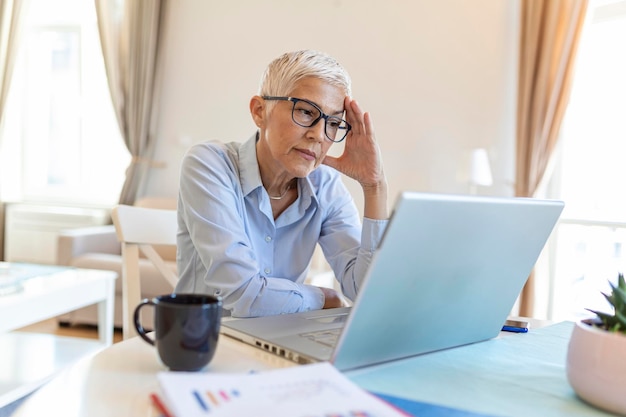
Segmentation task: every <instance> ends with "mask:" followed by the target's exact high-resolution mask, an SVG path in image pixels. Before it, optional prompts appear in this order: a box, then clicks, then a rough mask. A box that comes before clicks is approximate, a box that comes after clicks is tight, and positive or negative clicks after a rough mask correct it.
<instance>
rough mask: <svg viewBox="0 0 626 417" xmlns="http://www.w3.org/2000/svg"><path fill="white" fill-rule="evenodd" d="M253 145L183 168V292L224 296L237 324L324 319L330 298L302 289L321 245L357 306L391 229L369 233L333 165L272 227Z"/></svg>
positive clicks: (221, 148)
mask: <svg viewBox="0 0 626 417" xmlns="http://www.w3.org/2000/svg"><path fill="white" fill-rule="evenodd" d="M255 144H256V135H254V136H253V137H251V138H250V139H249V140H248V141H246V142H244V143H239V142H233V143H227V144H225V143H218V142H205V143H201V144H197V145H195V146H193V147H192V148H191V149H190V150H189V151H188V152H187V154H186V155H185V157H184V158H183V162H182V168H181V176H180V190H179V199H178V229H179V230H178V256H177V258H178V259H177V262H178V274H179V279H180V281H179V283H178V285H177V286H176V292H179V293H182V292H194V293H206V294H212V295H217V296H220V297H222V299H223V306H224V308H225V309H227V310H230V311H231V314H232V315H233V316H237V317H253V316H264V315H272V314H281V313H293V312H299V311H307V310H314V309H320V308H322V307H323V305H324V295H323V293H322V291H321V290H320V289H319V288H317V287H315V286H311V285H305V284H304V283H303V282H304V279H305V278H306V276H307V272H308V269H309V264H310V262H311V257H312V255H313V252H314V250H315V247H316V244H317V243H319V245H320V247H321V248H322V251H323V253H324V256H325V257H326V260H327V261H328V263H329V264H330V266H331V267H332V269H333V272H334V273H335V276H336V278H337V280H338V281H339V282H340V283H341V289H342V292H343V294H344V295H345V296H346V297H348V298H350V299H354V297H355V296H356V294H357V292H358V289H359V285H360V284H361V282H362V281H363V278H364V276H365V272H366V270H367V268H368V266H369V264H370V261H371V259H372V255H373V253H374V251H375V249H376V248H377V247H378V244H379V243H380V241H381V239H382V235H383V232H384V229H385V227H386V225H387V222H388V221H387V220H371V219H367V218H366V219H364V220H363V225H362V226H361V222H360V219H359V214H358V211H357V209H356V207H355V205H354V201H353V199H352V197H351V195H350V193H349V192H348V190H347V189H346V187H345V186H344V184H343V182H342V180H341V176H340V174H339V173H338V172H337V171H335V170H334V169H332V168H330V167H327V166H325V165H321V166H319V167H318V168H317V169H315V170H314V171H313V172H312V173H311V174H310V175H309V176H308V177H306V178H299V179H298V199H297V200H296V201H295V202H294V203H293V204H291V205H290V206H289V207H288V208H287V209H286V210H285V211H284V212H283V213H282V214H281V215H280V216H278V218H276V220H274V217H273V214H272V208H271V205H270V199H269V196H268V195H267V192H266V190H265V188H263V184H262V182H261V175H260V172H259V165H258V163H257V158H256V146H255Z"/></svg>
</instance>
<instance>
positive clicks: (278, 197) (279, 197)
mask: <svg viewBox="0 0 626 417" xmlns="http://www.w3.org/2000/svg"><path fill="white" fill-rule="evenodd" d="M292 188H293V181H292V182H291V183H290V184H289V186H288V187H287V189H286V190H285V192H284V193H282V194H281V195H279V196H273V195H270V194H269V193H267V196H268V197H269V198H270V200H282V199H283V197H285V196H286V195H287V193H288V192H289V190H291V189H292Z"/></svg>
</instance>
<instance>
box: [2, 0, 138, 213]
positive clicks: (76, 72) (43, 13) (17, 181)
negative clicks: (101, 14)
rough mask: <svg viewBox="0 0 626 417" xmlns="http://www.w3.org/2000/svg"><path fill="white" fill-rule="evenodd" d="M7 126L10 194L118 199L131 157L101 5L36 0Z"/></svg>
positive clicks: (73, 200) (6, 186)
mask: <svg viewBox="0 0 626 417" xmlns="http://www.w3.org/2000/svg"><path fill="white" fill-rule="evenodd" d="M26 24H27V30H26V31H25V33H24V37H23V46H22V48H21V50H20V55H19V58H18V62H17V63H16V68H15V70H14V76H13V80H12V85H11V91H10V95H9V98H8V101H7V114H6V119H5V127H4V131H3V140H2V150H1V153H0V155H1V156H0V158H1V161H0V162H1V164H2V166H1V168H0V169H1V171H0V180H1V181H2V182H1V184H0V191H1V192H2V197H3V199H4V200H19V201H38V202H57V203H70V204H95V205H99V204H107V205H110V204H113V203H115V202H116V201H117V199H118V197H119V193H120V190H121V187H122V184H123V181H124V174H125V168H126V166H127V165H128V163H129V161H130V155H129V153H128V151H127V150H126V148H125V146H124V143H123V140H122V138H121V135H120V132H119V127H118V124H117V121H116V119H115V115H114V112H113V108H112V104H111V99H110V95H109V90H108V85H107V81H106V74H105V69H104V62H103V58H102V52H101V48H100V41H99V37H98V28H97V20H96V14H95V6H94V3H93V2H87V1H83V0H54V1H50V0H31V3H30V7H29V8H28V10H27V11H26Z"/></svg>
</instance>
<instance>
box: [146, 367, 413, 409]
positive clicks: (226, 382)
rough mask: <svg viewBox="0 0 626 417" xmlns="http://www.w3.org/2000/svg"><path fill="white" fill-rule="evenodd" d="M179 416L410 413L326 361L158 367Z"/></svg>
mask: <svg viewBox="0 0 626 417" xmlns="http://www.w3.org/2000/svg"><path fill="white" fill-rule="evenodd" d="M158 380H159V385H160V387H161V390H162V393H163V395H164V399H165V402H166V404H167V406H168V408H169V409H170V411H171V413H172V414H173V415H174V416H176V417H195V416H198V417H206V416H211V417H219V416H257V417H270V416H271V417H282V416H285V417H401V416H402V417H406V416H407V415H408V414H405V413H403V412H401V411H400V410H398V409H396V408H395V407H393V406H391V405H389V404H388V403H386V402H384V401H382V400H380V399H379V398H376V397H375V396H373V395H372V394H370V393H368V392H367V391H365V390H363V389H361V388H360V387H359V386H357V385H356V384H354V383H353V382H352V381H350V380H349V379H348V378H346V377H345V376H344V375H343V374H341V372H339V371H338V370H337V369H336V368H335V367H334V366H332V365H331V364H330V363H328V362H322V363H316V364H311V365H300V366H294V367H290V368H283V369H276V370H271V371H263V372H258V373H250V374H212V373H206V372H200V373H198V372H160V373H159V374H158Z"/></svg>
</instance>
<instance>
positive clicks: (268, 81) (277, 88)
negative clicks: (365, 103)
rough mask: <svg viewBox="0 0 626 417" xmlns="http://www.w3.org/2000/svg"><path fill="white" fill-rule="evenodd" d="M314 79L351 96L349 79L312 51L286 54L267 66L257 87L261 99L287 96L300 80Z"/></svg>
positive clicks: (328, 59) (338, 67) (325, 56)
mask: <svg viewBox="0 0 626 417" xmlns="http://www.w3.org/2000/svg"><path fill="white" fill-rule="evenodd" d="M307 77H314V78H319V79H321V80H322V81H325V82H327V83H328V84H330V85H333V86H336V87H339V88H341V89H342V90H343V91H344V93H345V94H346V96H350V95H351V93H352V92H351V89H352V87H351V83H352V81H351V80H350V75H349V74H348V72H347V71H346V70H345V69H344V68H343V67H342V66H341V65H340V64H339V62H337V60H336V59H335V58H333V57H331V56H330V55H328V54H325V53H323V52H319V51H314V50H310V49H307V50H301V51H294V52H287V53H285V54H283V55H281V56H279V57H278V58H276V59H275V60H273V61H272V62H270V64H269V65H268V66H267V68H266V69H265V72H264V73H263V76H262V77H261V82H260V85H259V95H260V96H289V95H290V94H291V92H292V91H293V90H294V89H295V88H296V84H297V83H298V82H299V81H300V80H302V79H303V78H307Z"/></svg>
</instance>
